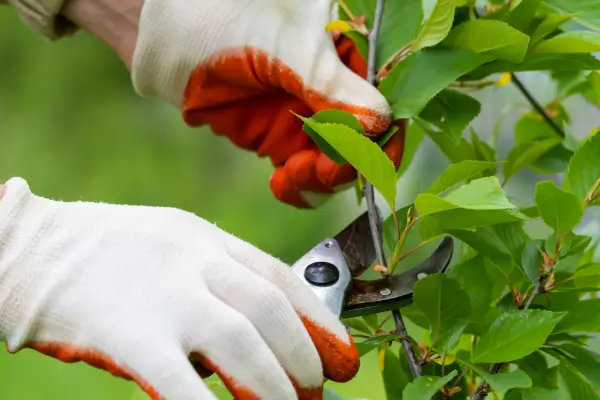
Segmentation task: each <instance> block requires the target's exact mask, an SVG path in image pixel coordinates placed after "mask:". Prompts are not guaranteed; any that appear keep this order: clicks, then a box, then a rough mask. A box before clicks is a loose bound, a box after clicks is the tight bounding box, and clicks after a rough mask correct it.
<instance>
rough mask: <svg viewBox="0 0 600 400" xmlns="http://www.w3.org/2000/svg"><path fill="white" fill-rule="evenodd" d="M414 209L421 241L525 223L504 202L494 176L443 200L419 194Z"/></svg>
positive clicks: (517, 213) (476, 181)
mask: <svg viewBox="0 0 600 400" xmlns="http://www.w3.org/2000/svg"><path fill="white" fill-rule="evenodd" d="M415 208H416V209H417V211H418V212H419V215H420V216H421V223H420V225H419V233H420V234H421V237H422V238H423V240H429V239H431V238H433V237H436V236H438V235H441V234H442V233H443V232H444V230H452V229H472V228H477V227H481V226H488V225H494V224H500V223H505V222H514V221H519V220H524V219H527V217H526V216H525V215H523V214H521V213H519V212H518V211H517V210H516V207H515V206H514V205H513V204H512V203H511V202H510V201H508V199H507V198H506V195H505V193H504V191H503V190H502V188H501V187H500V184H499V182H498V178H496V177H495V176H490V177H485V178H480V179H475V180H472V181H471V182H469V183H468V184H466V185H463V186H461V187H459V188H458V189H456V190H454V191H452V192H450V193H449V194H448V195H447V196H446V197H445V198H441V197H438V196H435V195H432V194H430V193H422V194H420V195H418V196H417V198H416V200H415Z"/></svg>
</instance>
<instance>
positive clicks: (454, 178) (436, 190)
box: [425, 160, 501, 195]
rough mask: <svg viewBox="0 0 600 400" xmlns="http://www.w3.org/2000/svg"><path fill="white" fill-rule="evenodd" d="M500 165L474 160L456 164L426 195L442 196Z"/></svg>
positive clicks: (437, 180)
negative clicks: (457, 185)
mask: <svg viewBox="0 0 600 400" xmlns="http://www.w3.org/2000/svg"><path fill="white" fill-rule="evenodd" d="M498 164H501V163H500V162H484V161H474V160H465V161H461V162H459V163H456V164H451V165H450V166H449V167H448V168H446V170H445V171H444V172H443V173H442V175H440V176H439V177H438V178H437V179H436V180H435V181H434V182H433V183H432V184H431V186H429V188H428V189H427V190H426V191H425V193H430V194H435V195H438V194H441V193H443V192H445V191H446V190H448V189H450V188H451V187H453V186H454V185H456V184H458V183H461V182H464V181H466V180H469V179H471V178H473V177H474V176H476V175H477V174H479V173H481V172H483V171H485V170H487V169H489V168H494V167H495V166H497V165H498Z"/></svg>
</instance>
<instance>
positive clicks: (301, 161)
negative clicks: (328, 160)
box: [285, 149, 332, 193]
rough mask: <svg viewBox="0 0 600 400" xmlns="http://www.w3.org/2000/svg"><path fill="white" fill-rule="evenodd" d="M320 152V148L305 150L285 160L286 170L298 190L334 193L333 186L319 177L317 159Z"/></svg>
mask: <svg viewBox="0 0 600 400" xmlns="http://www.w3.org/2000/svg"><path fill="white" fill-rule="evenodd" d="M320 154H321V152H320V151H319V150H318V149H308V150H303V151H300V152H298V153H296V154H294V155H293V156H292V157H290V158H289V159H288V160H287V161H286V162H285V172H286V174H287V176H288V177H289V179H290V180H291V181H292V182H293V184H294V186H295V187H297V188H298V190H300V191H312V192H318V193H332V190H331V188H330V187H329V186H327V185H326V184H324V183H323V182H321V181H320V180H319V178H318V177H317V161H318V159H319V156H320Z"/></svg>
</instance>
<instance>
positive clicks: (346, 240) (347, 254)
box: [334, 210, 379, 278]
mask: <svg viewBox="0 0 600 400" xmlns="http://www.w3.org/2000/svg"><path fill="white" fill-rule="evenodd" d="M377 213H378V214H379V210H377ZM334 239H335V241H336V242H337V243H338V244H339V247H340V249H341V250H342V253H343V254H344V258H345V259H346V264H348V268H349V269H350V273H351V274H352V277H353V278H356V277H357V276H360V275H361V274H362V273H363V272H365V271H366V270H367V269H369V267H370V266H371V265H372V264H373V261H375V258H376V256H377V252H376V249H375V245H374V243H373V236H372V234H371V227H370V225H369V214H368V213H366V212H365V213H364V214H362V215H361V216H360V217H358V218H357V219H355V220H354V221H353V222H352V223H351V224H350V225H348V226H347V227H346V228H345V229H344V230H343V231H341V232H340V233H338V234H337V236H335V238H334Z"/></svg>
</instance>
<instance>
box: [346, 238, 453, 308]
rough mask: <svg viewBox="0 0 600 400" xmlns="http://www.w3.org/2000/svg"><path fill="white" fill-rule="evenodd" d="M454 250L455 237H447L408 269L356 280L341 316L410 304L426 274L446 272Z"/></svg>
mask: <svg viewBox="0 0 600 400" xmlns="http://www.w3.org/2000/svg"><path fill="white" fill-rule="evenodd" d="M453 249H454V245H453V241H452V238H451V237H450V236H447V237H445V238H444V240H442V243H441V244H440V245H439V246H438V248H437V249H436V250H435V251H434V252H433V254H432V255H431V256H429V258H427V259H426V260H424V261H422V262H421V263H420V264H419V265H417V266H416V267H414V268H412V269H409V270H408V271H404V272H403V273H401V274H398V275H392V276H389V277H387V278H382V279H377V280H374V281H363V280H354V281H353V282H352V290H351V292H350V294H349V296H348V298H347V300H346V305H345V307H344V311H343V312H342V317H343V318H350V317H356V316H361V315H366V314H374V313H379V312H383V311H391V310H397V309H399V308H401V307H404V306H406V305H408V304H410V303H411V302H412V294H413V286H414V285H415V284H416V283H417V281H419V279H422V278H423V277H424V276H426V275H431V274H435V273H439V272H444V271H445V270H446V268H447V267H448V264H450V260H451V259H452V253H453Z"/></svg>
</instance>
